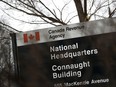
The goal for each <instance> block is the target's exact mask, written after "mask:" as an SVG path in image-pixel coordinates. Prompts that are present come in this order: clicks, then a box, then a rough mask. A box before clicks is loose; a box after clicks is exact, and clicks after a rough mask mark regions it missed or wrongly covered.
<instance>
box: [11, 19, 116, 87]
mask: <svg viewBox="0 0 116 87" xmlns="http://www.w3.org/2000/svg"><path fill="white" fill-rule="evenodd" d="M12 38H13V44H14V50H15V51H14V55H15V59H16V64H17V66H16V70H17V75H18V82H17V84H18V86H19V87H115V86H116V18H109V19H103V20H98V21H92V22H84V23H79V24H72V25H65V26H59V27H55V28H47V29H39V30H34V31H28V32H23V33H16V34H14V35H13V36H12Z"/></svg>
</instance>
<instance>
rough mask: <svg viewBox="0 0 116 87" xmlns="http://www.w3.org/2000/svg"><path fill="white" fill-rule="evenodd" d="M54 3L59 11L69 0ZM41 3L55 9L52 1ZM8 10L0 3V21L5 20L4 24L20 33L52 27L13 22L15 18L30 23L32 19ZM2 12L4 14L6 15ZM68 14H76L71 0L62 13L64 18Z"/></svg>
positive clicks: (58, 0) (56, 0) (44, 0)
mask: <svg viewBox="0 0 116 87" xmlns="http://www.w3.org/2000/svg"><path fill="white" fill-rule="evenodd" d="M54 1H55V4H56V5H57V7H58V8H59V9H62V7H63V6H64V4H65V3H67V2H69V1H70V0H54ZM42 2H44V3H45V4H46V5H47V6H48V7H50V8H54V9H55V7H54V6H53V3H52V0H42ZM8 8H9V7H8V6H6V5H5V4H3V3H1V2H0V19H2V20H5V21H6V23H8V24H10V25H11V26H12V27H13V28H15V29H18V30H21V31H28V30H34V29H41V28H48V27H52V26H50V25H49V24H48V25H34V24H28V23H24V22H20V21H17V20H14V19H13V18H17V19H20V20H25V21H32V20H33V19H34V18H32V17H30V16H27V15H25V14H24V13H21V12H18V11H16V10H9V9H8ZM6 9H7V10H6ZM4 12H6V13H7V14H6V13H4ZM68 13H71V14H72V15H76V14H77V13H76V9H75V6H74V2H73V0H71V2H70V4H69V5H68V6H67V7H66V8H65V11H64V13H63V15H64V17H66V16H65V15H67V14H68ZM9 15H10V16H12V17H13V18H11V17H9ZM70 16H71V15H70ZM76 20H77V19H76ZM72 21H73V23H75V22H76V21H75V20H72Z"/></svg>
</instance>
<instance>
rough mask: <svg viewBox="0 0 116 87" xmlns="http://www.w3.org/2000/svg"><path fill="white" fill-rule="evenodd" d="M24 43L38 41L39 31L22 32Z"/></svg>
mask: <svg viewBox="0 0 116 87" xmlns="http://www.w3.org/2000/svg"><path fill="white" fill-rule="evenodd" d="M23 38H24V43H28V42H29V41H39V40H40V33H39V32H35V33H34V34H23Z"/></svg>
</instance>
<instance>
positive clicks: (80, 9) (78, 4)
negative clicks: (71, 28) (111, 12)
mask: <svg viewBox="0 0 116 87" xmlns="http://www.w3.org/2000/svg"><path fill="white" fill-rule="evenodd" d="M74 3H75V5H76V9H77V13H78V16H79V21H80V22H85V21H88V20H87V1H86V0H84V11H83V7H82V3H81V0H74Z"/></svg>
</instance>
